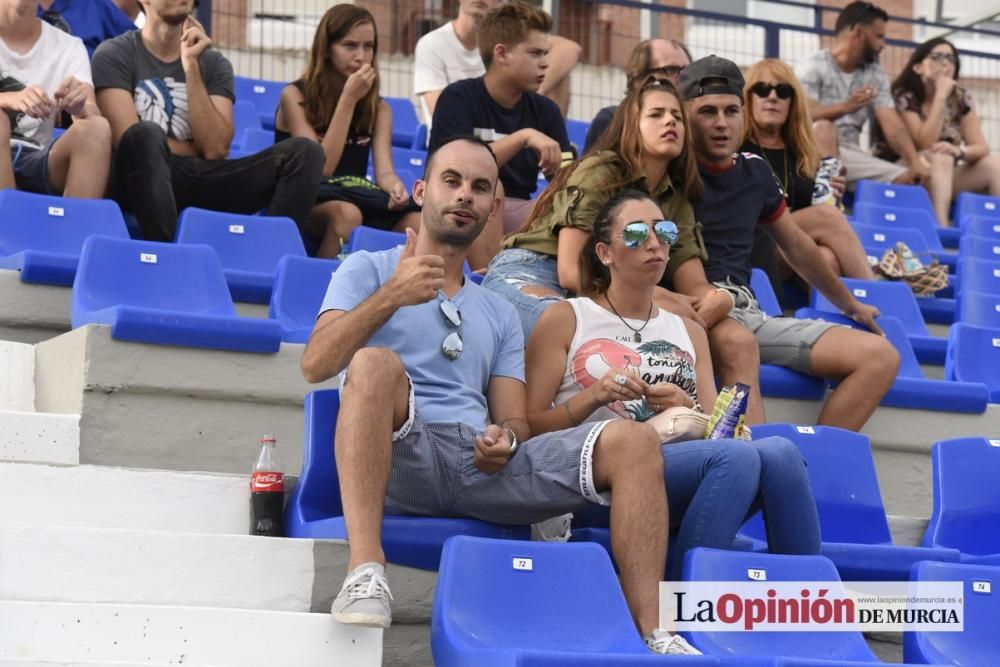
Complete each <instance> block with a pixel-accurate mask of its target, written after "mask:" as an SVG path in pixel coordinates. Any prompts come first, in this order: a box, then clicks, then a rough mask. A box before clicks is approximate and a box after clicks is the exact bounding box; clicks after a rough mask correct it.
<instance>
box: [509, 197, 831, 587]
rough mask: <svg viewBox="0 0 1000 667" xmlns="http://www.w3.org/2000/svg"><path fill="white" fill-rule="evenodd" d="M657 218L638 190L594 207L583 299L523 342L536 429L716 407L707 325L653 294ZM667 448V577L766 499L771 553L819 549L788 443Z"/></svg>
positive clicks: (673, 231) (560, 308) (665, 232)
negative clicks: (673, 538)
mask: <svg viewBox="0 0 1000 667" xmlns="http://www.w3.org/2000/svg"><path fill="white" fill-rule="evenodd" d="M662 217H663V214H662V212H661V211H660V208H659V207H658V206H657V205H656V204H655V203H654V202H653V201H652V200H651V199H650V198H649V196H648V195H646V194H644V193H641V192H638V191H636V190H625V191H623V192H621V193H619V194H617V195H616V196H614V197H612V198H611V199H610V200H609V201H608V202H607V204H605V205H604V207H603V208H602V209H601V210H600V211H599V212H598V213H597V216H596V218H595V220H594V228H593V230H594V231H593V235H592V237H591V239H590V240H589V241H588V243H587V245H586V246H585V247H584V250H583V253H582V254H581V256H580V272H581V286H582V287H583V290H582V292H581V293H582V294H584V295H585V296H581V297H580V298H576V299H568V300H566V301H563V302H560V303H557V304H555V305H553V306H552V307H550V308H548V309H547V310H546V311H545V312H544V313H543V314H542V316H541V318H540V319H539V321H538V325H537V326H536V327H535V329H534V331H533V332H532V334H531V338H530V340H529V343H528V350H527V357H526V368H525V371H526V378H527V385H528V421H529V423H530V424H531V430H532V433H534V434H536V435H537V434H539V433H546V432H549V431H556V430H560V429H565V428H570V427H571V426H574V425H577V424H580V423H582V422H584V421H591V420H598V419H607V418H609V417H613V416H614V415H615V414H616V415H618V416H619V417H621V418H626V419H635V420H637V421H646V420H647V419H649V418H650V417H652V416H654V415H655V414H657V413H659V412H662V411H663V410H666V409H667V408H670V407H673V406H687V407H694V408H699V407H700V406H701V405H704V406H705V408H706V409H708V410H711V408H712V406H713V405H714V404H715V399H716V395H717V392H716V388H715V379H714V376H713V374H712V360H711V358H710V355H709V349H708V341H707V338H706V335H705V332H704V330H703V329H702V328H701V327H699V326H697V325H696V324H695V323H693V322H691V321H690V320H686V319H684V318H681V317H678V316H677V315H674V314H672V313H669V312H667V311H665V310H661V309H659V308H657V307H656V305H655V304H654V303H653V292H654V288H655V287H656V285H657V283H658V282H659V281H660V278H661V277H662V275H663V272H664V270H665V269H666V265H667V258H668V256H669V252H670V244H671V243H673V242H674V241H675V240H676V238H677V227H676V225H674V223H673V222H671V221H669V220H663V219H662ZM623 380H624V382H623ZM662 450H663V458H664V476H665V481H666V488H667V497H668V502H669V516H670V523H671V529H672V530H677V531H678V534H677V542H676V545H675V547H674V549H673V550H672V552H671V558H670V559H669V561H668V562H669V566H668V569H667V577H668V579H672V580H677V579H679V578H680V573H681V566H682V563H683V557H684V554H685V553H686V552H687V550H688V549H691V548H693V547H696V546H706V547H715V548H722V549H725V548H728V547H730V546H731V545H732V543H733V539H734V537H735V535H736V531H737V530H738V529H739V527H740V526H741V525H742V524H743V522H744V521H745V520H746V518H748V517H749V516H750V515H751V514H752V513H753V512H755V511H756V510H757V509H760V508H761V507H763V508H764V521H765V524H766V526H767V533H768V546H769V549H770V550H771V551H772V552H773V553H785V554H816V553H819V549H820V535H819V519H818V516H817V513H816V503H815V500H814V499H813V495H812V489H811V488H810V486H809V478H808V476H807V474H806V470H805V465H804V463H803V461H802V457H801V455H800V454H799V451H798V449H797V448H796V447H795V445H794V444H793V443H792V442H791V441H789V440H786V439H784V438H762V439H760V440H755V441H753V442H749V443H748V442H744V441H742V440H692V441H688V442H682V443H675V444H665V445H662ZM594 456H595V457H599V456H601V451H600V449H598V450H597V451H595V452H594ZM612 507H613V506H612ZM612 511H614V510H612ZM597 514H598V515H599V514H600V512H598V513H597ZM577 518H578V519H581V518H582V517H579V516H578V517H577ZM596 519H597V520H598V521H601V522H604V521H606V517H601V516H598V517H596ZM588 520H589V521H593V520H595V517H594V516H589V515H588ZM637 520H641V518H640V519H637Z"/></svg>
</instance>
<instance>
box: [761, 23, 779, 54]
mask: <svg viewBox="0 0 1000 667" xmlns="http://www.w3.org/2000/svg"><path fill="white" fill-rule="evenodd" d="M764 57H765V58H780V57H781V28H779V27H777V26H773V25H769V26H767V27H766V28H764Z"/></svg>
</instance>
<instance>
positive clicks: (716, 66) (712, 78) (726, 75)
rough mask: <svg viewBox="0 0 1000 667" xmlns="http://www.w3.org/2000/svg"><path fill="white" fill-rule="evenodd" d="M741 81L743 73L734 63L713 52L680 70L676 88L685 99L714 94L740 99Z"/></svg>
mask: <svg viewBox="0 0 1000 667" xmlns="http://www.w3.org/2000/svg"><path fill="white" fill-rule="evenodd" d="M743 83H744V81H743V73H742V72H741V71H740V68H739V67H737V66H736V63H734V62H733V61H732V60H726V59H725V58H720V57H719V56H717V55H714V54H713V55H710V56H706V57H705V58H699V59H698V60H695V61H694V62H693V63H691V64H690V65H688V66H687V67H685V68H684V69H683V70H681V76H680V79H679V80H678V82H677V88H678V89H680V91H681V97H683V98H684V99H686V100H690V99H693V98H695V97H701V96H702V95H715V94H722V95H736V96H737V97H739V98H741V99H742V98H743Z"/></svg>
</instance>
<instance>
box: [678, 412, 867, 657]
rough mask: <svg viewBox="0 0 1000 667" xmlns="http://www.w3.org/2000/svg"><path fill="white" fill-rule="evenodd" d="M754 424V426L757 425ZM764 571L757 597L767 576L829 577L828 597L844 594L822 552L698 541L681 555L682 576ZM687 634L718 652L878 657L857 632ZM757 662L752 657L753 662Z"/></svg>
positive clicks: (738, 577)
mask: <svg viewBox="0 0 1000 667" xmlns="http://www.w3.org/2000/svg"><path fill="white" fill-rule="evenodd" d="M755 430H756V429H755ZM751 570H752V571H755V572H760V571H763V572H764V577H765V578H766V579H765V580H758V581H756V583H758V584H759V585H760V589H761V595H760V597H761V598H764V597H765V595H766V591H767V588H768V584H769V582H775V581H822V582H830V584H831V585H830V586H829V590H830V591H831V595H830V597H833V596H834V595H839V594H843V589H842V587H841V586H840V584H839V582H840V575H839V574H838V573H837V568H836V567H834V565H833V563H832V562H831V561H830V560H829V559H828V558H825V557H823V556H780V555H775V554H762V553H754V552H745V551H722V550H718V549H706V548H704V547H698V548H696V549H691V550H690V551H688V552H687V554H686V556H685V558H684V579H685V580H686V581H739V582H751V581H752V579H751V576H752V575H751V574H750V571H751ZM688 639H689V640H690V641H691V643H692V644H694V646H695V647H696V648H698V649H700V650H701V651H703V652H705V653H708V654H710V655H718V656H727V657H728V656H740V657H744V658H746V657H750V656H760V657H772V656H783V657H790V658H813V659H827V660H857V661H860V662H878V660H877V659H876V658H875V656H874V654H873V653H872V652H871V650H870V649H869V648H868V644H867V643H866V642H865V639H864V637H863V636H862V634H861V633H860V632H763V631H752V632H692V633H688ZM755 664H756V663H755Z"/></svg>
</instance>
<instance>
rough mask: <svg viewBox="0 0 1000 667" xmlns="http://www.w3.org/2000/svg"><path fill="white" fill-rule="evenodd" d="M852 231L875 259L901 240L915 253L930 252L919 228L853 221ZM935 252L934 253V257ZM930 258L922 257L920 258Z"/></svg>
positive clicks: (879, 257)
mask: <svg viewBox="0 0 1000 667" xmlns="http://www.w3.org/2000/svg"><path fill="white" fill-rule="evenodd" d="M852 227H853V229H854V233H856V234H857V235H858V240H859V241H861V245H862V246H864V248H865V250H866V251H867V252H868V254H869V255H873V256H874V257H876V258H877V259H881V258H882V253H884V252H885V251H886V249H888V248H895V247H896V244H897V243H899V242H900V241H902V242H903V243H905V244H906V245H907V246H909V248H910V250H912V251H913V252H915V253H925V252H932V250H931V247H930V245H928V243H927V238H926V237H925V236H924V235H923V233H922V232H921V231H920V230H919V229H912V228H910V227H892V226H889V225H883V224H875V223H870V224H868V223H860V222H855V223H854V224H853V225H852ZM936 256H937V254H936V253H935V257H936ZM927 259H930V258H929V257H922V258H921V260H927Z"/></svg>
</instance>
